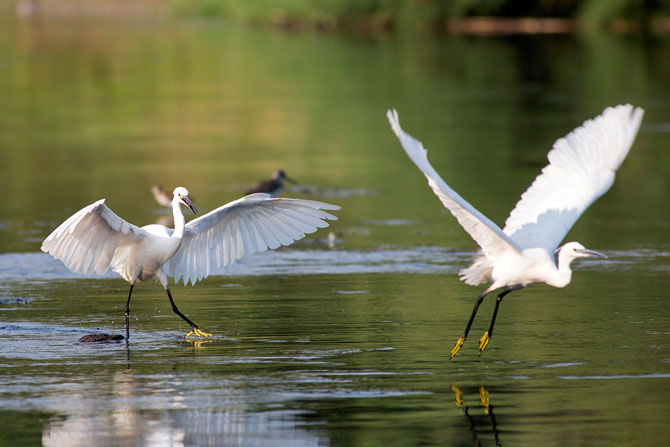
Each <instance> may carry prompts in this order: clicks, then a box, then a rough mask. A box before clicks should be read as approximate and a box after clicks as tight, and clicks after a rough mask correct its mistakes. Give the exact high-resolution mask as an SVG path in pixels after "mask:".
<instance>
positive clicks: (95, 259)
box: [42, 199, 147, 275]
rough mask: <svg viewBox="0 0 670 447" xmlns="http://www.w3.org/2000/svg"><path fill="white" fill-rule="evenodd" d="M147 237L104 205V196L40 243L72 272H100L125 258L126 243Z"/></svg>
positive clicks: (44, 249) (73, 216) (143, 232)
mask: <svg viewBox="0 0 670 447" xmlns="http://www.w3.org/2000/svg"><path fill="white" fill-rule="evenodd" d="M146 236H147V233H146V231H144V230H143V229H141V228H139V227H137V226H135V225H132V224H130V223H128V222H126V221H125V220H123V219H121V218H120V217H119V216H117V215H116V214H114V212H113V211H112V210H111V209H109V207H107V205H105V199H101V200H98V201H97V202H95V203H92V204H91V205H88V206H87V207H84V208H82V209H81V210H79V211H77V212H76V213H75V214H73V215H72V216H70V217H69V218H68V219H67V220H65V222H63V223H62V224H61V225H59V226H58V228H56V229H55V230H54V231H52V232H51V234H50V235H49V236H47V238H46V239H45V240H44V242H42V251H44V252H46V253H49V254H50V255H51V256H53V257H54V258H56V259H59V260H61V261H63V264H65V266H66V267H67V268H69V269H70V270H72V271H73V272H75V273H83V274H86V275H90V274H92V273H96V274H98V275H102V274H103V273H105V272H107V271H108V270H109V269H110V268H112V267H114V266H115V265H117V264H118V263H119V262H122V261H123V259H124V257H127V254H128V250H127V246H128V244H130V243H132V242H136V241H139V240H141V239H143V238H145V237H146Z"/></svg>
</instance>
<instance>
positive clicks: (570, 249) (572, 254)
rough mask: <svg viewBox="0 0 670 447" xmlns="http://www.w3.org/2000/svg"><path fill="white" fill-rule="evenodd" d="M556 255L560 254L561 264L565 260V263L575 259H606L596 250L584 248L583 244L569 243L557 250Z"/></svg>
mask: <svg viewBox="0 0 670 447" xmlns="http://www.w3.org/2000/svg"><path fill="white" fill-rule="evenodd" d="M554 253H557V254H558V258H559V263H560V260H561V259H564V260H565V261H567V262H568V264H569V263H570V262H572V260H573V259H577V258H606V257H607V256H605V255H604V254H602V253H599V252H597V251H595V250H589V249H588V248H586V247H584V246H583V245H582V244H580V243H579V242H568V243H567V244H565V245H563V246H562V247H559V248H557V249H556V251H555V252H554Z"/></svg>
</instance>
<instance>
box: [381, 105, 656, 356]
mask: <svg viewBox="0 0 670 447" xmlns="http://www.w3.org/2000/svg"><path fill="white" fill-rule="evenodd" d="M643 114H644V111H643V110H642V109H641V108H639V107H636V108H634V107H633V106H631V105H629V104H627V105H620V106H617V107H608V108H606V109H605V110H604V111H603V113H602V114H601V115H599V116H597V117H596V118H594V119H592V120H587V121H585V122H584V123H583V124H582V125H581V126H580V127H578V128H576V129H575V130H573V131H572V132H570V133H569V134H568V135H567V136H566V137H564V138H560V139H559V140H557V141H556V142H555V143H554V146H553V149H552V150H551V151H549V154H548V155H547V157H548V159H549V164H548V165H547V166H545V167H544V169H542V172H541V174H540V175H539V176H538V177H537V178H536V179H535V181H534V182H533V183H532V184H531V186H530V187H529V188H528V189H527V190H526V192H525V193H523V194H522V196H521V200H519V202H518V203H517V205H516V207H515V208H514V209H513V210H512V212H511V213H510V216H509V217H508V219H507V221H506V223H505V227H504V228H503V229H500V227H499V226H497V225H496V224H495V223H493V222H492V221H491V220H490V219H488V218H487V217H486V216H484V215H483V214H482V213H480V212H479V211H477V210H476V209H475V208H474V207H473V206H472V205H470V204H469V203H468V202H467V201H465V200H464V199H463V198H462V197H461V196H459V195H458V194H457V193H456V192H455V191H454V190H453V189H451V188H450V187H449V185H447V184H446V183H445V182H444V180H442V178H441V177H440V176H439V175H438V174H437V172H436V171H435V170H434V169H433V167H432V166H431V165H430V163H429V162H428V158H427V155H426V154H427V151H426V150H425V149H424V148H423V145H422V144H421V142H420V141H418V140H417V139H415V138H414V137H412V136H411V135H409V134H407V133H406V132H404V131H403V130H402V128H401V127H400V122H399V119H398V113H397V112H396V111H395V110H389V111H388V112H387V118H388V120H389V122H390V124H391V128H392V130H393V132H394V133H395V134H396V136H397V137H398V139H399V140H400V143H401V145H402V147H403V148H404V149H405V152H406V153H407V155H408V156H409V157H410V159H411V160H412V161H413V162H414V164H416V166H417V167H418V168H419V169H420V170H421V172H423V174H424V175H425V176H426V178H427V179H428V184H429V185H430V187H431V188H432V190H433V192H434V193H435V195H437V197H438V198H439V199H440V201H441V202H442V203H443V204H444V206H445V207H446V208H447V209H449V211H450V212H451V213H452V214H453V216H454V217H455V218H456V219H457V220H458V222H459V223H460V224H461V226H462V227H463V228H464V229H465V231H467V233H468V234H469V235H470V236H471V237H472V239H474V241H475V242H477V244H478V245H479V246H480V248H481V250H480V252H479V253H478V254H477V256H476V257H475V259H474V261H473V262H472V264H471V265H470V266H469V267H467V268H465V269H463V270H461V272H460V277H461V279H462V280H463V281H465V282H466V283H467V284H470V285H478V284H481V283H484V282H491V285H490V286H489V287H488V288H487V289H486V290H485V291H484V292H483V293H481V294H480V295H479V296H478V297H477V301H476V303H475V308H474V310H473V312H472V315H471V317H470V320H469V322H468V325H467V327H466V329H465V332H464V333H463V335H462V336H461V337H460V338H459V340H458V341H457V343H456V346H455V347H454V349H453V350H452V352H451V356H450V358H453V356H454V355H456V353H457V352H458V350H459V349H460V348H461V346H462V345H463V342H464V341H465V339H466V337H467V335H468V332H469V331H470V327H471V325H472V322H473V320H474V317H475V315H476V313H477V309H478V308H479V305H480V304H481V302H482V300H483V299H484V297H485V296H486V295H487V294H488V293H490V292H492V291H493V290H496V289H499V288H502V289H503V290H502V292H501V293H500V294H499V295H498V298H497V299H496V307H495V310H494V313H493V318H492V320H491V325H490V327H489V330H488V331H487V332H486V333H485V334H484V336H483V337H482V338H481V340H480V343H479V353H480V354H481V353H482V352H483V351H484V349H485V348H486V346H487V345H488V342H489V339H490V336H491V335H492V333H493V325H494V323H495V318H496V315H497V312H498V306H499V305H500V302H501V301H502V298H503V297H504V296H505V295H507V294H508V293H509V292H511V291H512V290H518V289H521V288H523V287H528V286H531V285H533V284H537V283H540V282H544V283H546V284H549V285H551V286H554V287H565V286H566V285H567V284H569V283H570V279H571V274H572V272H571V270H570V263H571V262H572V261H573V260H574V259H576V258H579V257H591V256H601V257H604V255H602V254H600V253H598V252H595V251H592V250H587V249H585V248H584V247H583V246H582V245H581V244H579V243H578V242H569V243H567V244H565V245H563V246H562V247H561V248H559V249H558V250H557V247H558V245H559V244H560V243H561V241H562V240H563V238H564V237H565V236H566V234H567V233H568V231H569V230H570V228H572V226H573V225H574V223H575V222H576V221H577V219H578V218H579V216H581V214H582V213H583V212H584V211H585V210H586V208H588V207H589V205H591V203H593V202H594V201H595V200H596V199H597V198H598V197H600V196H602V195H603V194H604V193H605V192H606V191H607V190H608V189H609V188H610V187H611V186H612V183H613V182H614V176H615V172H616V170H617V169H618V168H619V166H620V165H621V163H622V162H623V160H624V158H626V155H627V154H628V151H629V150H630V148H631V145H632V144H633V141H634V140H635V136H636V135H637V132H638V130H639V127H640V123H641V121H642V116H643ZM555 252H557V253H558V256H557V258H558V259H556V258H555V257H554V253H555Z"/></svg>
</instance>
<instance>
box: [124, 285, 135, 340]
mask: <svg viewBox="0 0 670 447" xmlns="http://www.w3.org/2000/svg"><path fill="white" fill-rule="evenodd" d="M133 286H135V284H131V285H130V292H128V301H126V312H125V315H126V342H128V338H129V337H130V329H129V327H128V318H129V316H130V297H131V296H132V295H133Z"/></svg>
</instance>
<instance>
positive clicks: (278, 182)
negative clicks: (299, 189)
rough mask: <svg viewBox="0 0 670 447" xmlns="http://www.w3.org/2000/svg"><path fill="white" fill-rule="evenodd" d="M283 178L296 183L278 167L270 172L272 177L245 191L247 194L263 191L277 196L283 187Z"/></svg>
mask: <svg viewBox="0 0 670 447" xmlns="http://www.w3.org/2000/svg"><path fill="white" fill-rule="evenodd" d="M284 180H286V181H288V182H291V183H298V182H296V181H295V180H293V179H292V178H291V177H289V176H288V175H286V173H285V172H284V171H283V170H281V169H278V170H276V171H275V172H273V173H272V178H270V179H267V180H263V181H262V182H259V183H257V184H256V185H254V186H253V187H252V188H251V189H250V190H249V191H247V194H254V193H257V192H264V193H266V194H270V195H271V196H272V197H277V196H278V195H279V194H280V193H281V192H282V190H283V189H284Z"/></svg>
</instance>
